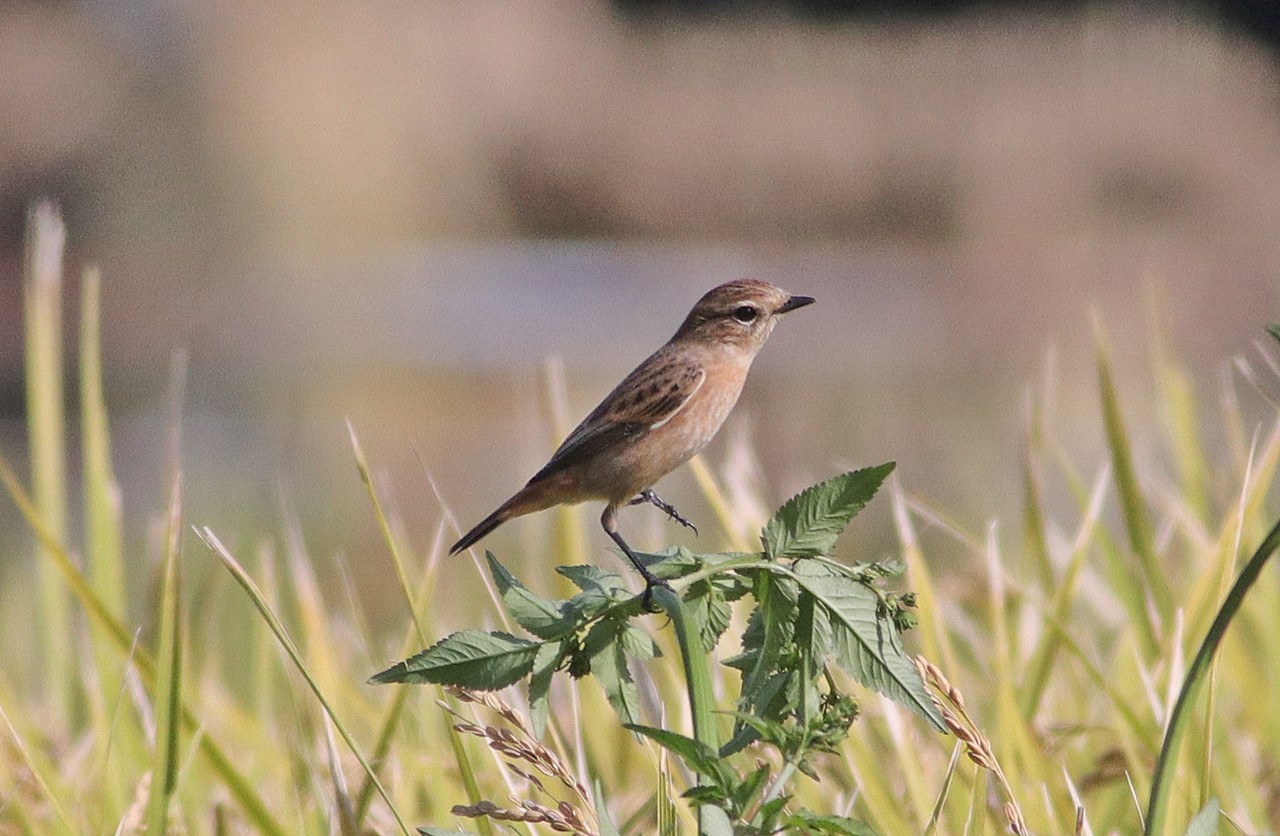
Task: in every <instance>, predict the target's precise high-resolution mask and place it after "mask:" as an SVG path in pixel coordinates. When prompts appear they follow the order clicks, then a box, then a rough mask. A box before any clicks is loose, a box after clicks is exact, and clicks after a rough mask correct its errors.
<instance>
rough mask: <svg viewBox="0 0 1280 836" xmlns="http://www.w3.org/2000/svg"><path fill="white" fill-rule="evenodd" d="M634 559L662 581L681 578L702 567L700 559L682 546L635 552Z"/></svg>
mask: <svg viewBox="0 0 1280 836" xmlns="http://www.w3.org/2000/svg"><path fill="white" fill-rule="evenodd" d="M636 557H638V558H640V562H641V563H643V564H644V565H645V567H646V568H648V570H649V571H650V572H653V574H654V575H655V576H657V577H659V578H662V579H663V580H674V579H676V578H682V577H684V576H685V575H688V574H690V573H691V572H696V571H698V570H699V569H701V568H702V567H703V565H704V563H703V560H702V558H701V557H700V556H699V555H695V554H694V553H693V552H691V551H689V550H688V549H686V548H685V547H684V546H672V547H671V548H669V549H665V550H663V551H660V552H637V553H636Z"/></svg>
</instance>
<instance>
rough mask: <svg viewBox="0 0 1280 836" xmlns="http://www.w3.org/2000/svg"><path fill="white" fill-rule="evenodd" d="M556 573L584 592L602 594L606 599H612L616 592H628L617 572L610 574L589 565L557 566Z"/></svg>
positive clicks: (607, 571)
mask: <svg viewBox="0 0 1280 836" xmlns="http://www.w3.org/2000/svg"><path fill="white" fill-rule="evenodd" d="M556 571H557V572H559V573H560V574H561V575H564V576H565V577H566V578H568V579H569V582H570V583H572V584H573V585H574V586H576V587H578V589H581V590H582V591H583V592H600V593H603V594H604V595H605V597H610V598H611V597H613V593H615V592H622V593H625V592H626V591H627V585H626V583H625V582H624V581H623V580H622V576H621V575H619V574H618V573H617V572H610V571H609V570H607V569H601V568H600V567H599V566H592V565H591V564H589V563H587V564H582V565H579V566H557V567H556Z"/></svg>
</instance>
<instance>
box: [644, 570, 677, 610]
mask: <svg viewBox="0 0 1280 836" xmlns="http://www.w3.org/2000/svg"><path fill="white" fill-rule="evenodd" d="M655 586H661V587H665V588H666V590H667V591H668V592H674V590H672V588H671V584H669V583H667V582H666V581H664V580H663V579H662V578H659V577H657V576H655V575H654V574H653V573H652V572H646V573H645V579H644V592H643V593H641V595H640V608H641V609H642V610H644V611H645V612H647V613H659V612H662V607H660V606H657V605H655V604H654V602H653V588H654V587H655Z"/></svg>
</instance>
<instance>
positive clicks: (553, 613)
mask: <svg viewBox="0 0 1280 836" xmlns="http://www.w3.org/2000/svg"><path fill="white" fill-rule="evenodd" d="M484 555H485V557H486V558H487V559H488V561H489V573H490V574H491V575H493V582H494V584H495V585H496V586H497V587H498V594H499V595H501V596H502V604H503V606H505V607H506V608H507V612H509V613H511V617H512V618H514V619H515V620H516V623H517V624H519V625H520V626H521V627H523V628H524V629H526V630H528V631H529V632H530V633H532V634H533V635H535V636H537V637H538V638H540V639H558V638H562V637H564V636H567V635H569V634H570V633H572V632H573V630H574V627H575V626H576V625H575V622H574V619H573V617H572V614H571V613H570V612H569V608H568V607H567V606H566V605H565V604H564V603H563V602H559V601H549V600H547V599H546V598H543V597H541V596H539V595H535V594H534V593H532V592H530V591H529V590H528V589H526V588H525V585H524V584H522V583H520V581H519V580H518V579H517V578H516V576H515V575H513V574H511V573H510V572H508V571H507V568H506V567H505V566H503V565H502V564H501V563H499V562H498V558H496V557H494V556H493V552H491V551H486V552H485V553H484Z"/></svg>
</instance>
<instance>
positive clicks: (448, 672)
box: [369, 630, 541, 691]
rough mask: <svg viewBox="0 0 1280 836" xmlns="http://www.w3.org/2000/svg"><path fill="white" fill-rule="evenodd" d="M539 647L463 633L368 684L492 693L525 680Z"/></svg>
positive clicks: (489, 635) (510, 638)
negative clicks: (433, 686)
mask: <svg viewBox="0 0 1280 836" xmlns="http://www.w3.org/2000/svg"><path fill="white" fill-rule="evenodd" d="M539 647H541V643H539V642H531V641H528V640H526V639H521V638H517V637H515V636H510V635H507V634H506V633H496V632H495V633H485V632H482V631H480V630H463V631H461V632H458V633H454V634H452V635H449V636H446V637H444V638H443V639H441V640H440V641H438V642H436V643H435V644H434V645H432V646H431V647H429V648H427V649H426V650H424V651H422V652H421V653H419V654H418V655H416V656H413V657H412V658H409V659H406V660H405V661H403V662H401V663H400V664H398V665H393V666H392V667H390V668H387V669H386V670H385V671H382V672H381V673H379V674H377V675H375V676H374V677H373V678H372V679H370V680H369V681H370V682H372V683H376V684H386V683H389V682H406V683H412V684H419V683H423V682H431V683H435V684H437V685H459V686H461V687H463V688H475V689H476V690H478V691H493V690H496V689H498V688H505V687H506V686H508V685H511V684H512V683H515V682H519V681H520V680H521V679H523V678H524V677H525V676H527V675H528V673H529V671H531V670H532V669H533V662H534V659H535V658H537V655H538V648H539Z"/></svg>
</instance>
